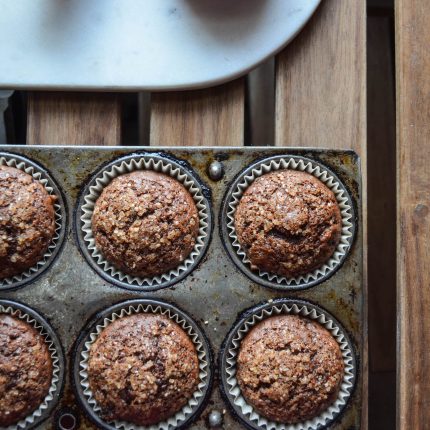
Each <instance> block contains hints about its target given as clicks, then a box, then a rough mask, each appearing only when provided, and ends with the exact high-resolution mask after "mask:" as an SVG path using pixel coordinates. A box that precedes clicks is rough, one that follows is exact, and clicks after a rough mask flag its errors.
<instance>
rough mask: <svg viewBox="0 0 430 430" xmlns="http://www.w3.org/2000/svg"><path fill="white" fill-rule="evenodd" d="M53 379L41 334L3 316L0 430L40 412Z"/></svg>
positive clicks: (0, 321)
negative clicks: (37, 410)
mask: <svg viewBox="0 0 430 430" xmlns="http://www.w3.org/2000/svg"><path fill="white" fill-rule="evenodd" d="M51 379H52V359H51V354H50V353H49V349H48V345H47V344H46V342H45V340H44V338H43V337H42V336H41V334H40V333H39V332H38V331H37V330H36V329H35V328H34V327H32V326H31V325H30V324H28V323H27V322H25V321H22V320H20V319H18V318H15V317H12V316H10V315H7V314H0V427H7V426H9V425H12V424H15V423H17V422H18V421H20V420H21V419H23V418H25V417H26V416H28V415H30V413H32V412H33V411H34V410H35V409H37V408H38V407H39V406H40V404H41V403H42V402H43V400H44V398H45V397H46V395H47V394H48V392H49V387H50V385H51Z"/></svg>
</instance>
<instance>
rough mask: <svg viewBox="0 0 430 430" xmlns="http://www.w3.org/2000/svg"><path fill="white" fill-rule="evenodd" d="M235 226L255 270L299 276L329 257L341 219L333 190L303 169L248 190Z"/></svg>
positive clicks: (285, 172) (276, 174) (267, 178)
mask: <svg viewBox="0 0 430 430" xmlns="http://www.w3.org/2000/svg"><path fill="white" fill-rule="evenodd" d="M235 228H236V232H237V237H238V240H239V243H240V245H241V246H242V248H243V249H244V251H245V253H246V254H247V256H248V258H249V260H250V262H251V269H252V270H257V269H261V270H263V271H266V272H269V273H274V274H277V275H282V276H286V277H296V276H299V275H303V274H306V273H309V272H311V271H313V270H315V269H317V268H318V267H320V266H321V265H322V264H324V263H325V262H326V261H327V260H329V259H330V257H331V256H332V255H333V253H334V251H335V250H336V247H337V245H338V244H339V240H340V235H341V228H342V219H341V214H340V209H339V206H338V204H337V201H336V198H335V196H334V194H333V192H332V191H331V190H330V189H329V188H327V187H326V186H325V185H324V184H323V183H322V182H321V181H319V180H318V179H317V178H315V177H314V176H312V175H310V174H308V173H305V172H300V171H295V170H280V171H276V172H271V173H268V174H266V175H263V176H260V177H259V178H257V179H256V180H255V181H254V182H253V183H252V184H251V185H250V186H249V187H248V188H247V190H246V191H245V193H244V195H243V196H242V198H241V200H240V202H239V205H238V207H237V210H236V214H235Z"/></svg>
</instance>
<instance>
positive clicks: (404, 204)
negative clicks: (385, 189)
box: [396, 0, 430, 430]
mask: <svg viewBox="0 0 430 430" xmlns="http://www.w3.org/2000/svg"><path fill="white" fill-rule="evenodd" d="M429 28H430V13H429V3H428V0H397V1H396V51H397V52H396V56H397V148H398V158H397V163H398V164H397V166H398V167H397V168H398V200H397V205H398V214H397V222H398V225H397V240H398V243H397V244H398V248H397V255H398V263H397V264H398V266H397V267H398V290H397V293H398V296H397V298H398V303H397V309H398V314H397V315H398V330H399V332H398V354H399V355H398V420H399V422H398V429H401V430H403V429H404V430H409V429H428V428H429V426H430V407H429V405H430V347H429V345H430V290H429V286H430V265H429V262H430V202H429V200H430V167H429V166H430V146H429V145H430V98H429V94H430V50H429V47H430V31H429Z"/></svg>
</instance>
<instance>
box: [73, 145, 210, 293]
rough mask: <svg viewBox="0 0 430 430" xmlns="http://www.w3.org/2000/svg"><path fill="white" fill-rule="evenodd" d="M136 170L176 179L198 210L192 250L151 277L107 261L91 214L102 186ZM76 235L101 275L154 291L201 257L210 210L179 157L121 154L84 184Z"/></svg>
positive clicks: (183, 274)
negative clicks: (94, 229)
mask: <svg viewBox="0 0 430 430" xmlns="http://www.w3.org/2000/svg"><path fill="white" fill-rule="evenodd" d="M136 170H152V171H155V172H159V173H164V174H166V175H169V176H171V177H172V178H174V179H176V180H177V181H179V182H180V183H181V184H182V185H183V186H184V187H185V188H186V189H187V190H188V192H189V193H190V194H191V196H192V197H193V199H194V202H195V204H196V207H197V210H198V213H199V232H198V236H197V239H196V244H195V246H194V249H193V250H192V251H191V254H190V255H189V256H188V257H187V258H186V259H185V261H183V263H182V264H180V265H179V266H178V267H176V268H174V269H172V270H170V271H169V272H166V273H163V274H162V275H159V276H154V277H152V278H141V277H137V276H132V275H128V274H126V273H124V272H122V271H121V270H119V269H117V268H116V267H114V266H113V265H112V264H111V263H109V262H108V261H107V260H106V259H105V258H104V256H103V255H102V254H101V253H100V251H99V250H98V249H97V247H96V245H95V240H94V236H93V232H92V228H91V218H92V215H93V211H94V206H95V203H96V201H97V199H98V197H99V196H100V194H101V193H102V191H103V189H104V188H105V187H106V186H107V185H108V184H109V183H110V182H111V181H112V180H113V179H114V178H116V177H117V176H120V175H123V174H125V173H130V172H133V171H136ZM76 220H77V236H78V242H79V245H80V247H81V249H82V252H83V254H84V256H85V258H86V259H87V261H88V263H89V264H90V265H91V267H92V268H93V269H94V270H95V271H96V272H97V273H98V274H99V275H100V276H102V277H103V278H104V279H106V280H107V281H109V282H112V283H113V284H115V285H118V286H119V287H123V288H128V289H132V290H138V291H153V290H157V289H160V288H165V287H168V286H171V285H173V284H174V283H176V282H178V281H180V280H181V279H183V278H184V277H186V276H187V275H188V274H189V273H190V272H191V271H192V270H193V269H194V268H195V267H196V266H197V265H198V263H199V262H200V260H201V259H202V258H203V256H204V254H205V252H206V250H207V247H208V245H209V240H210V232H211V225H212V214H211V208H210V204H209V201H208V199H207V197H206V196H205V192H204V191H203V187H202V185H201V184H200V182H199V180H198V179H197V178H196V177H195V176H194V175H193V174H192V173H191V172H190V171H189V170H188V169H186V168H185V167H184V166H182V165H181V164H180V163H179V162H178V161H176V160H172V159H170V158H167V157H165V156H163V155H159V154H146V153H145V154H134V155H129V156H126V157H122V158H120V159H118V160H115V161H114V162H112V163H110V164H109V165H107V166H106V167H104V168H102V169H101V170H100V171H99V172H98V173H96V174H95V176H94V177H93V178H92V179H91V181H90V182H89V184H88V185H87V186H86V187H85V189H84V192H83V194H82V196H81V198H80V201H79V206H78V210H77V217H76Z"/></svg>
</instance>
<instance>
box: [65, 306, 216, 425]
mask: <svg viewBox="0 0 430 430" xmlns="http://www.w3.org/2000/svg"><path fill="white" fill-rule="evenodd" d="M138 313H154V314H160V315H165V316H167V317H168V318H170V319H172V320H173V321H174V322H175V323H177V324H178V325H179V326H180V327H181V328H182V329H183V330H184V331H185V332H186V333H187V334H188V335H189V337H190V339H191V340H192V342H193V343H194V345H195V347H196V350H197V354H198V358H199V369H200V373H199V377H200V382H199V384H198V388H197V390H196V392H195V393H194V394H193V397H192V398H191V399H190V400H189V401H188V403H187V404H186V405H185V406H184V407H183V408H182V409H181V410H180V411H179V412H178V413H177V414H176V415H174V416H172V417H171V418H169V419H168V420H167V421H163V422H161V423H159V424H157V425H152V426H138V425H135V424H132V423H129V422H125V421H112V422H106V421H104V420H103V419H102V418H101V417H100V410H101V409H100V407H99V406H98V405H97V402H96V400H95V399H94V397H93V394H92V392H91V389H90V386H89V381H88V372H87V370H88V359H89V354H90V348H91V345H92V344H93V343H94V342H95V340H96V339H97V337H98V336H99V334H100V333H101V332H102V331H103V329H105V328H106V327H107V326H108V325H109V324H110V323H112V322H113V321H115V320H117V319H118V318H122V317H124V316H128V315H132V314H138ZM211 361H212V360H211V350H210V346H209V343H208V341H207V339H206V337H205V335H204V334H203V332H202V330H201V329H200V328H199V327H198V326H197V324H196V323H195V322H194V321H193V320H192V319H191V318H190V317H189V316H188V315H187V314H185V313H184V312H183V311H181V310H180V309H178V308H176V307H175V306H173V305H171V304H169V303H165V302H162V301H158V300H150V299H141V300H128V301H125V302H121V303H118V304H116V305H114V306H112V307H110V308H108V309H106V310H104V311H102V312H101V313H99V314H98V316H97V317H96V320H95V321H93V322H92V323H90V325H89V326H87V328H86V329H85V330H84V332H83V334H82V335H81V337H80V339H79V340H78V343H77V347H76V350H75V361H74V371H73V376H74V383H75V390H76V393H77V397H78V399H79V400H80V402H81V404H82V406H83V408H84V409H85V411H86V412H87V414H88V415H89V417H90V418H91V419H92V420H93V421H94V422H95V423H96V425H97V426H98V427H100V428H103V429H124V430H171V429H178V428H183V427H184V426H186V425H188V424H189V423H190V422H192V421H193V420H194V419H195V418H197V416H198V414H199V413H200V412H201V410H202V409H203V407H204V404H205V401H206V399H207V397H208V396H209V394H210V389H211V385H212V376H213V370H212V367H211Z"/></svg>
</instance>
